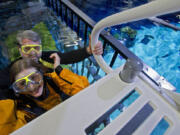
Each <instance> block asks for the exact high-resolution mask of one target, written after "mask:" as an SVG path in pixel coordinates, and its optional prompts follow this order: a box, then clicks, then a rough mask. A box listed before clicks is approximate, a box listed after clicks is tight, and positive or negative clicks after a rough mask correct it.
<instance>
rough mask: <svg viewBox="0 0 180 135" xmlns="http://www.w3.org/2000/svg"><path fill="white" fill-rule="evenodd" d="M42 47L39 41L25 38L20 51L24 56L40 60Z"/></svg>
mask: <svg viewBox="0 0 180 135" xmlns="http://www.w3.org/2000/svg"><path fill="white" fill-rule="evenodd" d="M41 47H42V46H41V44H40V43H39V42H34V41H31V40H29V39H23V40H22V45H21V48H19V51H20V54H21V56H22V57H23V58H30V59H32V60H34V61H38V60H39V58H40V57H41V55H42V51H41Z"/></svg>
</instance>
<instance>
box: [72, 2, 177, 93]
mask: <svg viewBox="0 0 180 135" xmlns="http://www.w3.org/2000/svg"><path fill="white" fill-rule="evenodd" d="M149 1H150V0H149ZM72 2H73V3H74V4H75V5H76V6H79V7H80V9H81V10H83V11H84V12H85V13H86V14H88V15H89V16H90V17H91V18H92V19H93V20H95V21H99V20H101V19H102V18H104V17H106V16H109V15H111V14H114V13H117V12H121V11H123V10H127V9H129V8H133V7H136V6H139V5H142V4H145V3H147V2H148V0H122V1H119V0H113V1H110V0H101V1H95V0H91V1H90V0H87V1H77V0H72ZM179 14H180V12H176V13H173V14H168V15H163V16H160V17H159V18H162V19H164V20H166V21H168V22H170V23H172V24H174V25H176V26H178V27H180V19H179V17H178V16H177V15H179ZM126 26H128V27H129V28H131V29H132V30H135V31H136V32H137V33H136V36H135V37H134V38H129V37H128V36H127V35H125V34H126V33H125V34H124V33H123V32H122V28H123V27H126ZM110 32H111V34H112V35H114V36H115V37H116V38H117V39H118V40H123V41H125V42H124V43H125V45H126V46H127V47H128V48H129V50H130V51H132V52H133V53H135V54H136V55H137V56H138V57H140V58H141V59H142V60H143V61H144V62H145V63H146V64H147V65H149V66H151V67H152V68H153V69H155V70H156V71H157V72H158V73H159V74H160V75H161V76H164V77H165V78H166V79H167V80H168V81H169V82H170V83H171V84H172V85H174V86H175V87H176V88H177V92H180V32H179V31H174V30H172V29H170V28H167V27H164V26H160V25H158V24H155V23H152V22H151V21H149V20H147V19H145V20H140V21H136V22H131V23H127V24H123V25H120V26H116V27H113V28H112V29H111V31H110ZM112 54H113V52H109V54H108V55H109V56H112ZM106 58H107V59H110V58H108V56H105V61H107V62H108V61H109V60H107V59H106ZM121 63H122V61H121V59H119V62H116V65H117V66H118V65H121ZM117 66H115V67H117Z"/></svg>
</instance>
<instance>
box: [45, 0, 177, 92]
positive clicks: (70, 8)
mask: <svg viewBox="0 0 180 135" xmlns="http://www.w3.org/2000/svg"><path fill="white" fill-rule="evenodd" d="M44 1H45V3H46V5H47V6H48V7H50V8H52V10H53V11H54V12H55V13H56V15H57V16H59V17H60V18H61V20H62V21H64V22H66V24H67V25H68V26H69V27H70V28H71V29H72V30H74V31H76V32H77V35H78V36H79V37H82V38H83V40H84V46H86V45H87V44H88V41H89V37H88V34H89V32H91V30H92V29H93V27H94V25H95V24H96V22H94V21H93V20H92V19H91V18H89V17H88V16H87V15H86V14H85V13H83V12H82V11H81V10H80V9H78V8H77V7H76V6H75V5H73V4H72V3H71V2H70V1H67V0H44ZM100 39H101V40H102V42H103V49H104V50H105V49H106V47H107V46H108V45H109V46H111V47H112V48H113V49H114V54H113V56H112V58H111V60H110V64H109V66H110V67H111V68H112V67H113V65H114V63H115V61H116V59H117V57H118V54H119V55H120V56H122V58H124V59H128V58H133V59H135V60H137V61H141V62H143V61H142V60H141V59H140V58H139V57H137V56H136V55H135V54H134V53H132V52H131V51H129V50H128V48H126V47H125V45H123V44H122V43H121V42H119V41H118V40H117V39H115V38H114V37H113V36H112V35H111V34H109V32H108V31H105V30H103V31H102V32H101V33H100ZM92 63H94V62H93V61H90V64H92ZM143 63H144V62H143ZM119 66H121V65H119ZM76 67H77V66H76ZM96 67H97V66H96ZM81 68H82V69H81V75H83V73H84V69H85V62H84V61H83V62H82V67H81ZM142 72H143V73H144V74H145V75H146V76H148V77H149V79H151V80H152V81H153V82H154V83H155V84H156V85H158V86H161V87H163V85H164V82H165V84H167V85H164V86H168V89H169V90H171V91H175V90H176V88H175V87H174V86H172V85H171V84H170V83H169V82H167V81H166V80H165V79H164V78H163V77H162V76H160V75H159V74H158V73H157V72H155V71H154V70H153V69H151V68H150V67H149V66H148V65H146V64H144V69H143V71H142ZM76 73H78V70H77V72H76ZM98 73H99V67H98V68H97V69H96V73H95V74H94V75H95V76H97V75H98ZM89 74H90V73H89V70H88V75H89ZM96 78H99V77H96ZM161 78H163V82H162V81H161ZM95 80H96V79H95ZM93 82H94V80H93Z"/></svg>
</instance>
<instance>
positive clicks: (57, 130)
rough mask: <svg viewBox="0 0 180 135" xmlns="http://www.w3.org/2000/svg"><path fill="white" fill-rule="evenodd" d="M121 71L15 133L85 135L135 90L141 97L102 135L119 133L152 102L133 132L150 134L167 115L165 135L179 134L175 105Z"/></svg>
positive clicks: (15, 134)
mask: <svg viewBox="0 0 180 135" xmlns="http://www.w3.org/2000/svg"><path fill="white" fill-rule="evenodd" d="M119 70H120V69H117V70H115V71H113V72H112V73H110V74H108V75H107V76H105V77H104V78H102V79H100V80H99V81H97V82H96V83H94V84H93V85H91V86H89V87H88V88H86V89H84V91H82V92H80V93H78V94H77V95H75V96H73V97H71V98H69V99H68V100H66V101H65V102H63V103H62V104H60V105H58V106H56V107H54V108H53V109H51V110H50V111H48V112H46V113H45V114H43V115H41V116H40V117H38V118H36V119H35V120H33V121H32V122H30V123H28V124H27V125H25V126H24V127H22V128H20V129H19V130H17V131H15V132H14V133H12V135H86V133H85V129H86V128H87V127H89V126H90V125H91V124H92V123H93V122H94V121H96V120H97V119H98V118H99V117H100V116H102V115H103V114H104V113H105V112H107V111H108V110H109V109H110V108H111V107H112V106H114V105H115V104H117V103H118V102H119V101H121V99H123V97H125V96H126V95H127V94H128V93H130V92H131V91H132V90H134V89H135V90H136V91H137V92H138V93H139V94H140V96H139V98H138V99H137V100H136V101H135V102H133V103H132V104H131V105H130V106H129V107H128V108H127V109H126V110H125V111H124V112H123V113H122V114H120V115H119V116H118V117H117V118H116V119H115V120H114V121H112V123H110V124H109V125H108V126H107V127H105V128H104V129H103V130H102V131H101V132H100V133H99V135H115V134H117V133H118V132H119V131H120V129H121V128H123V127H124V126H125V125H126V124H127V122H128V121H130V120H131V119H132V118H133V117H134V116H135V114H136V113H137V112H138V111H139V110H140V109H141V108H142V107H143V106H144V105H145V104H147V103H149V104H150V105H152V107H153V109H154V111H153V113H152V114H150V116H149V117H148V118H147V119H146V120H145V121H144V122H143V123H142V124H141V125H140V127H139V128H138V129H137V130H136V131H135V132H134V133H133V134H135V135H148V134H150V133H151V132H152V130H153V129H154V128H155V126H156V125H157V123H158V122H159V121H160V120H161V119H162V118H165V119H166V120H167V121H168V123H169V125H170V127H169V128H168V130H167V131H166V133H165V134H169V135H177V134H179V132H180V128H179V127H180V114H179V113H178V112H177V111H176V110H175V109H174V107H172V106H171V105H170V104H169V103H168V102H167V101H166V100H165V99H163V98H162V97H161V95H159V94H158V93H157V92H156V90H155V89H154V88H152V87H151V85H150V84H149V83H147V82H145V81H144V79H143V80H142V79H141V78H139V77H138V78H137V79H136V82H134V83H132V84H126V83H124V82H122V81H121V80H120V78H119Z"/></svg>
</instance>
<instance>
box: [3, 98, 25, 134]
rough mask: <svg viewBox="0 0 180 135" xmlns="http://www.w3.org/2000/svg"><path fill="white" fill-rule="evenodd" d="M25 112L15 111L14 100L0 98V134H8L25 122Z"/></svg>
mask: <svg viewBox="0 0 180 135" xmlns="http://www.w3.org/2000/svg"><path fill="white" fill-rule="evenodd" d="M25 115H26V114H25V113H23V112H21V111H17V110H16V105H15V101H14V100H11V99H5V100H0V118H1V121H0V132H1V135H8V134H9V133H11V132H13V131H15V130H16V129H18V128H20V127H22V126H23V125H25V124H26V120H25V119H24V116H25Z"/></svg>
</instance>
